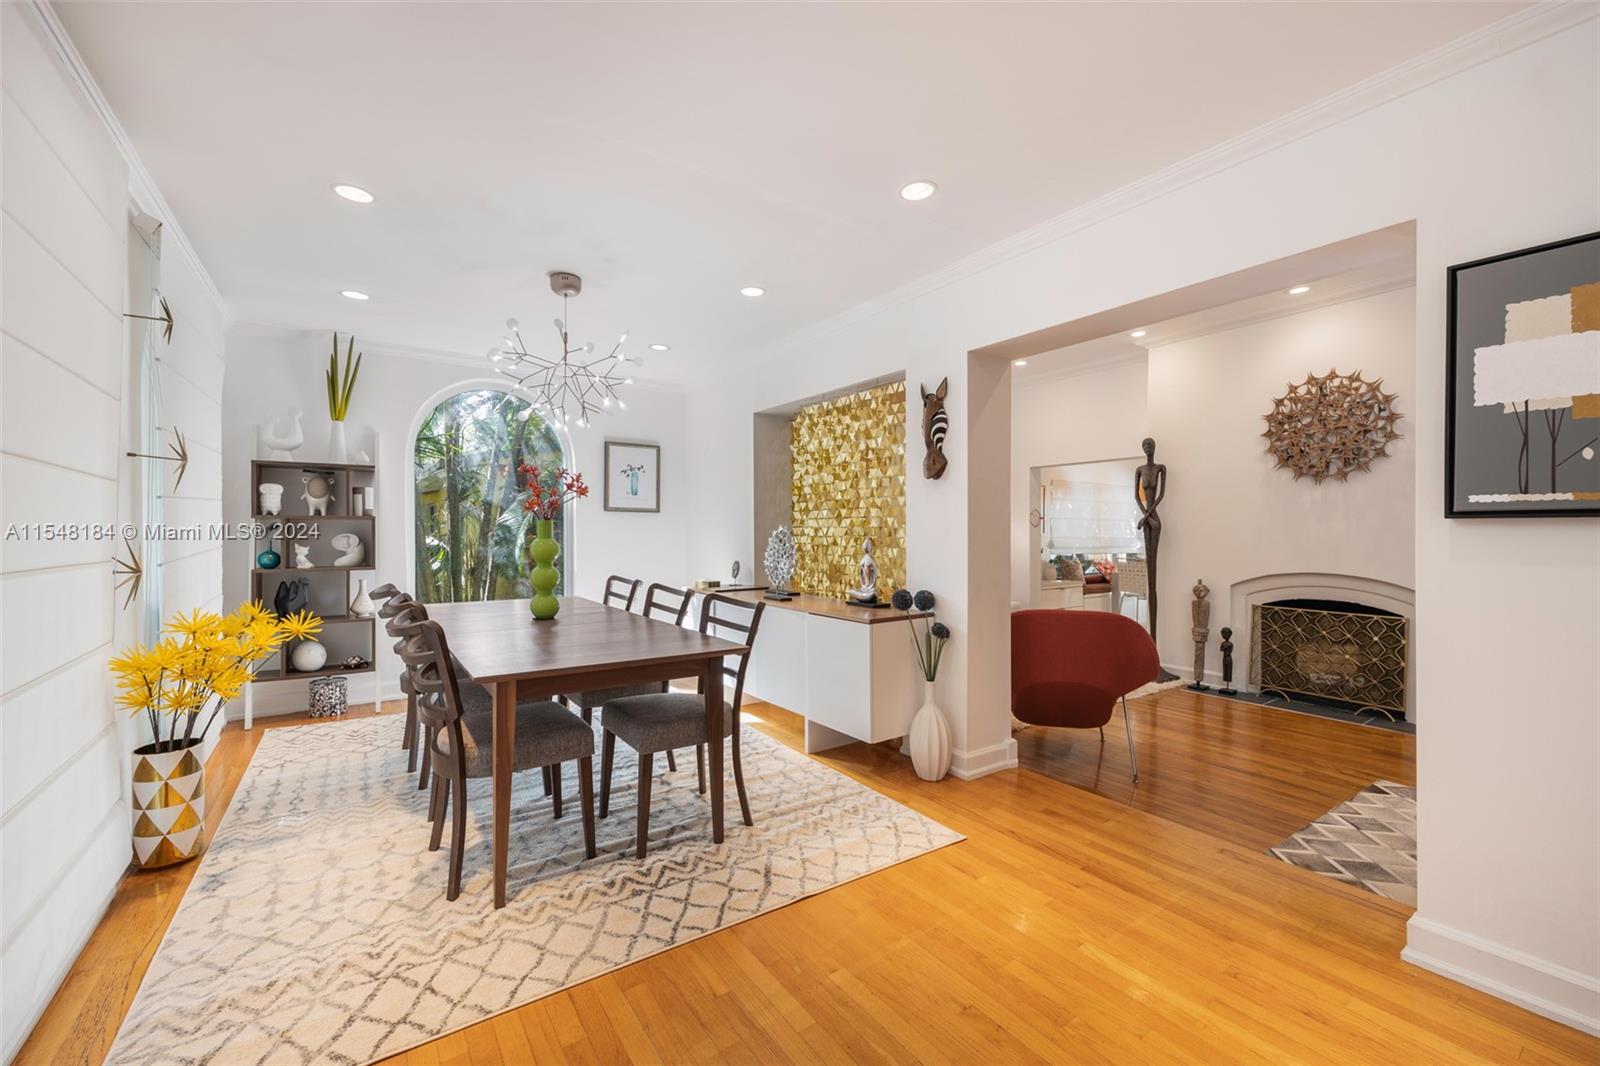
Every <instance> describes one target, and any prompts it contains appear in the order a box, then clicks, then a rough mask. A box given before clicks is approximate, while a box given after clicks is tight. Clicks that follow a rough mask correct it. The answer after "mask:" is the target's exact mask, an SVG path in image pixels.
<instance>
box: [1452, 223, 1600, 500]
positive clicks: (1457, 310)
mask: <svg viewBox="0 0 1600 1066" xmlns="http://www.w3.org/2000/svg"><path fill="white" fill-rule="evenodd" d="M1590 243H1592V244H1593V245H1594V246H1595V253H1596V256H1597V257H1600V231H1597V232H1594V233H1586V234H1583V235H1581V236H1577V237H1568V238H1566V239H1565V240H1559V241H1551V242H1549V243H1547V244H1539V245H1534V246H1533V247H1530V248H1520V249H1518V250H1516V251H1513V252H1505V253H1502V254H1500V255H1492V256H1487V257H1485V258H1483V259H1474V260H1472V261H1471V262H1467V263H1457V264H1456V265H1454V266H1452V267H1449V268H1448V269H1447V270H1446V272H1445V275H1446V282H1445V375H1444V377H1445V397H1444V516H1445V517H1446V518H1596V517H1600V500H1595V501H1587V500H1582V501H1572V502H1571V503H1570V504H1568V505H1557V503H1558V501H1539V503H1541V504H1542V505H1538V506H1530V505H1526V504H1525V505H1520V506H1515V507H1512V506H1506V505H1503V504H1502V505H1498V506H1496V505H1493V504H1483V503H1478V504H1472V505H1470V506H1467V507H1463V506H1462V505H1461V504H1460V502H1459V499H1458V498H1459V497H1463V496H1465V495H1466V494H1465V493H1464V492H1462V491H1461V490H1460V488H1459V486H1458V483H1457V479H1458V477H1459V475H1460V473H1461V471H1460V469H1459V466H1458V458H1459V454H1460V450H1459V448H1458V445H1459V443H1460V439H1459V436H1458V435H1459V434H1460V433H1461V432H1462V429H1461V426H1460V421H1461V419H1460V416H1459V415H1458V405H1459V404H1460V400H1461V394H1460V388H1461V382H1460V381H1459V380H1458V379H1459V374H1460V372H1461V369H1462V367H1461V362H1462V360H1461V359H1460V358H1459V357H1458V351H1457V349H1458V347H1459V346H1460V345H1461V343H1462V342H1463V340H1464V339H1465V340H1467V342H1468V343H1472V344H1476V343H1477V342H1478V338H1464V337H1463V332H1464V331H1463V328H1462V326H1463V324H1462V313H1463V307H1462V303H1461V287H1462V281H1463V278H1464V276H1465V275H1467V274H1468V273H1469V272H1471V271H1475V270H1481V269H1483V268H1488V267H1498V266H1500V265H1502V264H1505V263H1509V262H1512V261H1514V260H1518V259H1526V258H1529V257H1538V256H1547V255H1550V254H1552V253H1566V252H1567V250H1568V249H1572V248H1575V247H1577V246H1580V245H1583V244H1590ZM1597 261H1600V260H1597ZM1594 282H1600V272H1597V273H1596V274H1595V276H1593V277H1587V276H1586V277H1584V278H1582V280H1580V281H1577V282H1576V284H1589V283H1594ZM1509 295H1512V296H1515V297H1517V298H1520V299H1528V298H1534V297H1531V296H1530V295H1528V294H1524V293H1516V292H1513V293H1509ZM1466 371H1467V382H1466V386H1467V388H1468V389H1469V390H1470V389H1471V388H1472V387H1473V386H1472V364H1471V359H1470V356H1469V358H1468V360H1467V366H1466ZM1587 421H1592V422H1593V423H1594V424H1595V425H1596V427H1597V431H1596V432H1597V434H1600V420H1587ZM1552 444H1553V442H1552ZM1596 448H1597V449H1600V444H1597V445H1596ZM1580 451H1581V448H1580ZM1574 454H1576V453H1574ZM1552 461H1553V460H1552ZM1593 461H1594V462H1596V463H1600V457H1597V458H1596V459H1595V460H1593ZM1530 487H1531V486H1530Z"/></svg>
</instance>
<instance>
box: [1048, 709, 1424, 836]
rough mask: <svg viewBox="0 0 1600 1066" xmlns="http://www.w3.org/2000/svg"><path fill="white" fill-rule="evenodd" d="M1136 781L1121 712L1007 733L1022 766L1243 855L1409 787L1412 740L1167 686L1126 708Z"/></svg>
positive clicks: (1414, 778)
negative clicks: (1375, 793)
mask: <svg viewBox="0 0 1600 1066" xmlns="http://www.w3.org/2000/svg"><path fill="white" fill-rule="evenodd" d="M1128 710H1129V712H1130V713H1131V714H1132V716H1133V721H1134V734H1133V735H1134V740H1135V742H1136V744H1137V745H1138V752H1139V770H1140V778H1139V783H1138V784H1137V785H1135V784H1134V783H1133V775H1132V774H1131V773H1129V770H1128V741H1127V734H1126V732H1125V731H1124V729H1123V725H1122V713H1121V711H1120V710H1119V711H1118V712H1117V713H1115V714H1113V715H1112V716H1111V721H1110V723H1109V724H1108V725H1107V726H1106V731H1105V741H1104V743H1102V742H1101V740H1100V736H1099V734H1098V733H1097V732H1096V731H1095V730H1093V729H1040V728H1037V727H1029V728H1027V729H1023V730H1021V731H1020V732H1018V733H1017V734H1016V738H1017V759H1018V762H1019V763H1020V764H1021V765H1022V766H1023V767H1024V768H1025V769H1029V770H1033V771H1035V772H1037V773H1041V774H1045V775H1046V776H1048V777H1053V778H1055V779H1057V780H1058V781H1065V782H1066V783H1067V784H1069V785H1076V786H1078V787H1079V788H1086V789H1089V790H1090V791H1092V792H1097V793H1099V794H1100V795H1102V796H1105V797H1106V798H1108V799H1112V800H1115V801H1116V802H1118V803H1122V804H1126V805H1128V806H1131V807H1134V808H1137V809H1138V810H1141V811H1148V812H1150V813H1151V814H1154V815H1158V816H1160V817H1162V818H1166V819H1169V820H1171V821H1174V822H1177V823H1179V824H1180V825H1187V826H1189V827H1191V828H1193V829H1198V830H1200V831H1202V832H1204V833H1209V834H1210V835H1212V836H1215V837H1220V838H1221V839H1223V840H1228V841H1232V842H1233V843H1235V844H1240V845H1242V846H1244V847H1249V848H1257V849H1265V848H1270V847H1272V846H1273V845H1274V844H1277V843H1279V842H1280V841H1282V840H1283V839H1284V838H1285V837H1287V836H1288V835H1289V834H1290V833H1293V832H1294V831H1295V830H1297V829H1299V828H1300V827H1301V826H1303V825H1305V824H1306V823H1307V822H1309V821H1311V820H1312V819H1313V818H1316V817H1317V816H1318V815H1321V814H1322V813H1323V812H1324V811H1327V810H1328V809H1329V808H1331V807H1334V806H1336V805H1338V804H1340V803H1342V802H1344V801H1345V800H1347V799H1349V798H1350V797H1351V796H1352V795H1354V794H1355V793H1356V792H1357V791H1359V790H1360V789H1362V788H1364V787H1366V786H1367V785H1370V784H1372V782H1374V781H1395V782H1398V783H1400V784H1402V785H1414V784H1416V783H1417V771H1416V764H1417V740H1416V737H1414V736H1411V735H1409V734H1406V733H1396V732H1391V731H1388V730H1384V729H1375V728H1372V727H1368V726H1352V725H1348V724H1346V723H1343V722H1334V721H1330V720H1328V719H1325V718H1315V717H1312V716H1310V715H1304V714H1295V713H1293V712H1291V711H1276V710H1271V709H1268V708H1263V707H1260V706H1256V705H1254V704H1249V703H1241V702H1238V701H1235V700H1225V699H1222V698H1220V697H1216V696H1206V695H1202V694H1200V693H1198V692H1189V691H1187V690H1186V689H1182V688H1177V689H1168V690H1167V691H1165V692H1161V693H1158V694H1157V695H1155V696H1153V697H1147V698H1145V699H1142V700H1133V701H1131V702H1130V703H1129V705H1128Z"/></svg>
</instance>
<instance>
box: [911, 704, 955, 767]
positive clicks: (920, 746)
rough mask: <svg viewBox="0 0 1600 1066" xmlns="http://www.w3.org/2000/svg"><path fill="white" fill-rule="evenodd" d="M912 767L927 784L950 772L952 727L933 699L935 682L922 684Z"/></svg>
mask: <svg viewBox="0 0 1600 1066" xmlns="http://www.w3.org/2000/svg"><path fill="white" fill-rule="evenodd" d="M906 747H908V748H909V749H910V750H911V766H912V768H913V769H915V770H916V771H917V776H918V777H920V778H922V779H923V780H924V781H937V780H939V779H940V778H941V777H943V776H944V775H945V774H947V773H949V772H950V724H949V723H948V722H946V721H945V720H944V711H942V710H940V708H939V704H938V703H937V702H935V700H934V698H933V682H932V681H924V682H923V683H922V708H921V710H919V711H917V713H916V715H915V716H914V717H913V718H912V719H911V735H910V736H908V737H907V738H906Z"/></svg>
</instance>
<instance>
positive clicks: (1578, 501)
mask: <svg viewBox="0 0 1600 1066" xmlns="http://www.w3.org/2000/svg"><path fill="white" fill-rule="evenodd" d="M1448 290H1449V291H1448V305H1447V314H1448V316H1449V317H1448V324H1447V338H1446V351H1445V360H1446V364H1445V365H1446V369H1445V389H1446V392H1445V441H1444V455H1445V458H1444V478H1445V485H1444V513H1445V517H1447V518H1476V517H1483V518H1516V517H1551V516H1556V515H1589V516H1600V233H1591V234H1588V235H1587V236H1583V237H1573V238H1571V239H1570V240H1564V241H1556V242H1555V243H1553V244H1543V245H1540V246H1539V247H1537V248H1524V249H1523V250H1521V251H1519V252H1508V253H1506V254H1505V255H1497V256H1493V257H1491V258H1489V259H1479V260H1477V261H1476V262H1472V263H1462V264H1460V265H1458V266H1453V267H1451V268H1450V270H1449V274H1448Z"/></svg>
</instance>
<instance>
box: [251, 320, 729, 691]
mask: <svg viewBox="0 0 1600 1066" xmlns="http://www.w3.org/2000/svg"><path fill="white" fill-rule="evenodd" d="M330 336H331V331H323V330H280V329H268V328H264V327H256V326H246V325H241V326H236V327H234V328H233V329H232V330H231V331H230V332H229V334H228V338H227V364H228V374H227V384H226V389H225V395H224V403H225V406H226V407H227V410H228V422H227V425H226V428H225V435H224V442H223V455H224V464H223V475H222V484H223V495H224V504H223V514H224V517H225V518H226V520H227V521H228V522H244V521H248V520H249V517H250V515H251V514H252V513H253V508H254V503H253V501H252V500H251V499H250V460H251V458H253V457H255V450H254V449H255V443H256V425H257V424H259V423H263V422H267V421H270V420H272V419H275V418H277V417H279V416H281V415H283V414H284V413H285V412H286V411H288V410H289V409H290V408H292V407H298V408H299V409H300V410H301V412H302V414H303V425H304V427H305V444H304V445H303V446H302V447H301V448H300V450H299V451H298V452H296V453H295V454H296V456H297V457H298V458H299V459H302V460H305V459H316V458H325V457H326V455H327V442H328V426H329V422H328V404H327V393H326V391H325V387H324V385H323V373H324V372H325V371H326V369H327V365H328V350H329V349H328V344H329V340H330ZM356 348H357V350H361V351H364V353H365V357H364V358H363V360H362V363H361V379H360V380H359V381H358V382H357V383H356V391H355V397H354V399H353V400H352V401H351V404H350V414H349V418H348V420H347V421H348V425H349V430H348V434H349V447H350V451H351V453H352V454H353V453H354V452H355V451H356V450H357V449H369V450H370V443H369V442H370V439H371V435H372V433H373V432H376V433H377V436H378V441H379V449H378V452H377V453H376V454H375V455H374V456H373V458H374V460H375V461H376V462H377V464H378V478H377V484H378V507H377V508H376V512H377V515H378V518H377V522H376V537H377V545H376V554H375V555H370V554H369V556H368V557H369V558H372V559H376V560H377V566H376V571H375V581H374V584H383V583H384V582H386V581H392V582H393V583H394V584H395V585H396V586H397V587H399V588H403V589H409V588H412V587H413V586H414V585H415V581H414V580H413V578H412V575H413V573H414V571H413V564H412V561H411V557H410V556H409V555H408V544H409V538H410V534H411V530H412V528H413V523H412V519H411V514H412V512H411V511H410V509H409V500H410V499H411V497H412V493H413V491H414V486H413V482H412V452H411V447H412V437H413V434H414V432H415V429H416V427H417V425H418V424H419V423H420V421H421V419H422V417H423V415H424V414H425V413H426V412H425V408H426V409H430V410H431V409H432V407H433V406H434V405H436V404H437V403H439V402H440V401H441V400H443V399H444V398H445V397H446V396H449V395H452V394H454V393H455V392H458V391H461V390H462V389H464V388H469V387H484V386H492V385H493V384H494V383H495V376H494V375H493V374H492V373H490V368H489V366H488V364H487V363H486V362H485V363H483V364H482V365H481V366H480V365H478V364H476V363H469V362H466V361H463V360H461V359H459V358H458V357H453V356H445V355H430V354H426V353H422V354H419V353H400V352H393V351H387V350H380V349H377V348H373V347H370V346H364V345H363V344H362V342H361V338H360V336H359V335H358V336H357V337H356ZM501 380H502V381H503V379H501ZM624 391H625V393H626V400H627V403H628V407H627V410H626V411H623V412H620V413H619V414H617V415H616V416H615V417H610V418H606V417H600V418H597V419H596V420H595V422H594V424H593V425H592V426H591V427H590V428H589V429H587V430H581V429H580V430H574V431H573V432H572V435H571V437H570V438H569V440H570V444H571V447H572V449H573V452H574V459H575V463H576V466H577V468H578V470H579V471H581V472H582V473H584V475H585V476H586V477H587V479H588V480H589V481H590V482H591V483H593V484H594V485H595V486H596V488H595V490H594V493H593V494H592V495H591V496H590V497H589V498H588V499H587V500H585V501H583V502H581V503H579V504H578V505H577V514H576V518H575V520H574V522H573V528H572V542H573V553H572V558H571V559H563V560H562V561H560V562H558V564H557V565H559V566H561V567H562V568H563V572H564V573H565V574H566V575H567V577H568V579H569V582H570V584H569V587H570V588H571V589H572V590H573V592H574V593H576V594H579V595H584V596H590V597H594V598H598V597H599V596H600V594H601V592H602V590H603V587H604V584H605V579H606V576H607V575H609V574H613V573H621V574H628V575H632V576H637V577H640V578H643V579H644V580H645V581H646V582H647V583H648V582H650V581H664V582H667V583H669V584H678V585H681V584H683V583H684V582H685V581H687V580H689V579H690V577H691V575H690V573H689V570H688V568H687V564H686V549H685V542H686V541H687V539H688V537H689V533H690V524H689V518H688V516H689V499H688V493H687V484H688V471H689V467H690V466H691V464H692V457H691V456H690V454H689V453H688V452H687V450H686V449H685V447H684V428H683V420H684V403H683V394H682V392H680V391H678V390H676V389H663V388H657V387H646V386H644V385H639V386H634V387H631V388H629V389H626V390H624ZM608 437H609V438H610V439H612V440H630V441H642V442H645V443H650V444H660V445H661V462H662V467H663V476H662V485H661V513H660V514H631V513H623V512H616V511H609V512H608V511H606V510H604V509H603V503H602V492H601V490H600V488H599V485H600V476H599V475H600V469H601V462H602V459H603V454H604V442H605V440H606V439H607V438H608ZM285 495H286V496H287V495H289V493H288V492H287V490H286V492H285ZM369 547H370V546H369ZM226 556H227V558H226V577H225V587H226V590H227V596H228V601H229V603H233V602H236V601H238V600H242V599H243V598H245V597H246V596H248V595H249V594H250V580H249V571H250V567H251V566H252V565H253V552H252V549H251V545H250V543H249V542H248V541H237V542H234V543H232V544H230V545H229V547H228V550H227V553H226ZM745 560H746V565H747V566H748V565H749V556H748V554H747V555H746V556H745ZM726 570H727V564H726V563H723V564H722V565H721V566H720V567H719V568H717V569H715V570H712V571H707V572H706V573H704V574H701V575H700V576H707V575H708V574H724V573H726ZM390 643H391V642H390V641H388V640H386V639H385V638H384V636H383V634H382V632H381V631H380V632H379V634H378V648H379V654H378V657H377V663H378V671H377V677H376V679H375V680H376V681H377V682H379V683H380V684H381V685H382V686H383V688H382V692H383V694H384V697H385V698H390V697H393V696H396V695H398V694H399V676H400V665H399V659H398V658H397V657H395V655H394V654H393V652H392V651H391V650H390V647H389V646H390ZM373 680H374V679H373V678H368V677H361V678H357V679H356V682H358V683H356V684H355V685H354V686H353V690H352V692H351V697H352V699H362V700H365V699H369V698H370V697H371V693H372V689H371V684H370V682H372V681H373ZM254 699H255V713H257V714H274V713H285V712H294V711H303V710H305V708H306V706H307V704H308V697H307V693H306V684H305V682H301V681H282V682H274V683H271V684H264V685H260V686H258V688H257V691H256V692H255V694H254ZM241 713H242V709H241V708H240V707H237V706H236V707H234V708H231V709H230V714H231V715H233V716H234V717H238V716H239V715H240V714H241Z"/></svg>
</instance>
